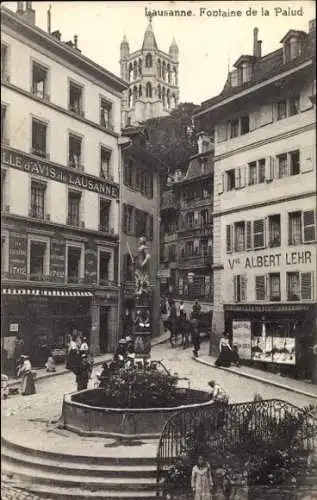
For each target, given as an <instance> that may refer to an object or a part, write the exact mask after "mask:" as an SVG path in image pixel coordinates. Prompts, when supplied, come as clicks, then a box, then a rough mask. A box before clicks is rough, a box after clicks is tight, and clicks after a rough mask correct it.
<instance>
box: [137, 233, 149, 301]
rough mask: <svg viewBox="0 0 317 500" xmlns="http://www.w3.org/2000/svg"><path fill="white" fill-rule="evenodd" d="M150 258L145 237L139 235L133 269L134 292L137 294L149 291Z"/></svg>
mask: <svg viewBox="0 0 317 500" xmlns="http://www.w3.org/2000/svg"><path fill="white" fill-rule="evenodd" d="M150 260H151V255H150V253H149V249H148V246H147V244H146V239H145V238H144V237H141V238H140V240H139V247H138V257H137V261H136V269H135V285H136V291H135V293H136V295H137V296H141V295H142V294H144V293H145V294H148V293H150V270H149V263H150Z"/></svg>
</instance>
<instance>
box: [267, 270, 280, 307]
mask: <svg viewBox="0 0 317 500" xmlns="http://www.w3.org/2000/svg"><path fill="white" fill-rule="evenodd" d="M269 299H270V300H271V301H280V300H281V281H280V273H272V274H269Z"/></svg>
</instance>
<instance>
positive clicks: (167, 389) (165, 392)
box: [104, 367, 179, 408]
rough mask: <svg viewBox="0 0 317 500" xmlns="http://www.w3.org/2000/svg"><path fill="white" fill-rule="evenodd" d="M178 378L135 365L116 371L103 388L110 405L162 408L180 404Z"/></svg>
mask: <svg viewBox="0 0 317 500" xmlns="http://www.w3.org/2000/svg"><path fill="white" fill-rule="evenodd" d="M177 381H178V378H177V377H176V376H174V375H171V374H169V373H167V372H163V371H159V370H153V369H150V368H144V369H143V370H139V369H137V368H136V367H131V368H122V369H121V370H118V371H116V372H114V374H113V375H112V376H111V378H110V379H109V381H108V383H107V386H106V387H105V388H104V391H105V395H106V397H107V400H108V402H109V405H110V406H113V407H117V408H161V407H172V406H174V405H176V404H178V399H179V395H178V394H177V391H176V387H177Z"/></svg>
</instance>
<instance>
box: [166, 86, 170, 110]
mask: <svg viewBox="0 0 317 500" xmlns="http://www.w3.org/2000/svg"><path fill="white" fill-rule="evenodd" d="M166 104H167V107H168V108H169V107H170V106H171V99H170V90H169V89H167V92H166Z"/></svg>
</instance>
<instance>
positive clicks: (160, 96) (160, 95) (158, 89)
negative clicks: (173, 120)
mask: <svg viewBox="0 0 317 500" xmlns="http://www.w3.org/2000/svg"><path fill="white" fill-rule="evenodd" d="M157 96H158V98H159V100H161V99H162V91H161V85H158V86H157Z"/></svg>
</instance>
